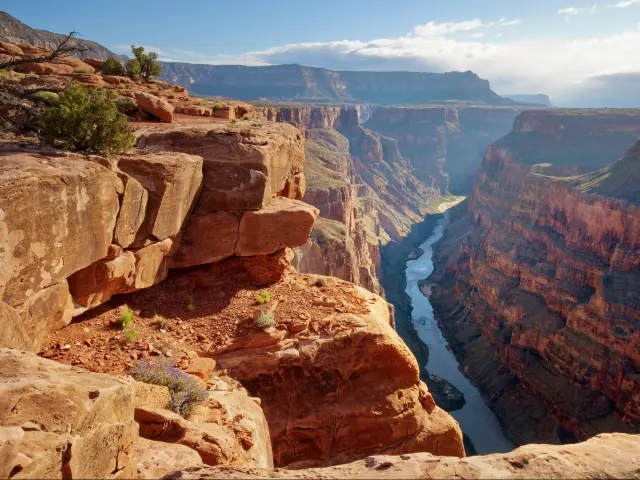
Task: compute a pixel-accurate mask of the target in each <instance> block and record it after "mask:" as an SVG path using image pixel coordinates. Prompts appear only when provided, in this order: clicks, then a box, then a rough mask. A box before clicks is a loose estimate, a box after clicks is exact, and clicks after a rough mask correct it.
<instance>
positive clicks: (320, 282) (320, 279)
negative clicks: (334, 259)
mask: <svg viewBox="0 0 640 480" xmlns="http://www.w3.org/2000/svg"><path fill="white" fill-rule="evenodd" d="M326 286H327V279H326V278H324V277H318V278H317V279H316V287H326Z"/></svg>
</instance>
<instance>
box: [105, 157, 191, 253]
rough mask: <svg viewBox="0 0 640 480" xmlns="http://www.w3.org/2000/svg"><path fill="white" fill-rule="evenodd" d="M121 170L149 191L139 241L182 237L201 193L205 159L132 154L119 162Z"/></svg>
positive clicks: (121, 158)
mask: <svg viewBox="0 0 640 480" xmlns="http://www.w3.org/2000/svg"><path fill="white" fill-rule="evenodd" d="M118 168H119V169H120V170H121V171H123V172H125V173H126V174H127V175H129V176H131V177H133V178H134V179H135V180H137V181H138V182H139V183H140V185H142V187H143V188H144V189H145V190H146V191H147V192H148V202H147V208H146V217H145V222H144V224H143V225H142V227H141V229H140V231H139V234H138V237H137V240H138V241H140V240H145V239H146V238H148V237H151V238H154V239H157V240H164V239H166V238H169V237H172V236H175V235H176V234H178V232H179V231H180V229H181V228H182V226H183V224H184V222H185V219H186V218H187V215H188V214H189V213H190V212H191V209H192V208H193V204H194V200H195V198H196V195H197V194H198V192H199V191H200V186H201V184H202V158H200V157H197V156H195V155H187V154H184V153H164V154H153V153H151V154H141V155H129V156H126V157H120V158H119V159H118Z"/></svg>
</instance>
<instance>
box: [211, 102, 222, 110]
mask: <svg viewBox="0 0 640 480" xmlns="http://www.w3.org/2000/svg"><path fill="white" fill-rule="evenodd" d="M221 108H222V104H221V103H216V104H215V105H214V106H213V109H214V110H220V109H221Z"/></svg>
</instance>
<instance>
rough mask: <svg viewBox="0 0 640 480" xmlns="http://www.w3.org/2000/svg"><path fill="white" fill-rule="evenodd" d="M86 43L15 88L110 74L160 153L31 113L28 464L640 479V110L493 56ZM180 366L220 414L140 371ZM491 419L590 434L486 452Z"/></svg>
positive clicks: (13, 265) (17, 314) (26, 177)
mask: <svg viewBox="0 0 640 480" xmlns="http://www.w3.org/2000/svg"><path fill="white" fill-rule="evenodd" d="M14 20H15V19H14ZM7 22H13V20H11V19H9V20H8V21H7ZM7 22H4V23H7ZM11 25H13V27H15V28H14V30H13V32H17V33H14V35H16V36H17V37H19V36H20V35H27V33H28V34H29V35H32V34H33V32H27V33H24V32H25V31H26V30H24V28H23V27H26V26H20V25H17V27H16V24H15V22H13V23H11ZM21 28H22V29H23V32H22V33H20V29H21ZM26 28H28V27H26ZM17 37H15V38H17ZM34 38H35V37H34ZM46 38H47V37H42V39H37V41H38V42H40V41H43V42H45V41H46ZM0 39H1V38H0ZM38 45H39V46H38V47H33V46H31V47H29V46H24V45H23V46H22V47H18V46H16V45H11V44H7V43H0V54H3V52H9V53H10V54H11V55H17V54H16V53H15V52H17V51H18V50H20V51H22V52H23V54H24V53H25V52H31V53H32V54H42V53H43V48H47V47H49V45H48V44H46V43H39V44H38ZM9 53H7V55H8V54H9ZM62 60H64V61H57V62H50V64H47V63H42V64H37V68H35V67H26V70H25V72H11V73H10V74H8V75H7V76H6V77H4V78H2V79H0V83H2V84H3V85H9V89H11V88H15V86H20V88H25V89H28V88H30V87H32V86H35V88H44V89H45V90H46V89H47V88H49V89H51V90H55V89H56V88H59V86H60V85H63V86H66V85H68V84H69V83H71V82H78V83H82V84H86V85H92V86H93V87H95V88H104V89H109V90H110V91H112V93H114V94H115V95H118V96H119V97H120V98H128V99H131V101H132V103H133V107H132V109H131V111H130V112H129V113H128V115H129V125H130V127H131V128H132V129H133V133H134V135H135V139H136V144H135V148H133V149H132V150H131V151H129V152H128V153H126V154H119V155H114V156H111V157H106V156H99V155H81V154H78V153H72V152H67V151H62V150H59V149H52V148H48V147H43V146H42V145H38V144H37V143H36V141H35V138H34V137H33V136H29V135H26V136H21V135H22V134H21V135H17V134H16V133H15V132H11V133H7V132H3V138H2V140H1V141H0V320H1V321H2V325H3V328H2V329H1V331H0V392H2V394H1V395H0V399H1V400H0V476H2V477H3V478H4V477H7V478H42V477H52V478H53V477H55V478H74V477H76V478H82V477H86V478H89V477H91V478H135V477H136V476H137V477H139V478H160V477H163V476H165V475H167V477H165V478H221V477H225V478H247V477H249V478H251V477H257V478H259V477H266V476H268V477H274V478H276V477H280V476H287V477H292V478H298V477H300V478H310V477H314V478H316V477H317V478H333V477H336V476H339V477H344V478H431V477H433V478H443V477H444V478H463V477H464V478H524V477H526V478H530V477H540V478H546V477H550V476H551V477H560V476H567V475H569V476H576V477H585V478H600V477H606V476H610V477H621V478H634V477H637V476H638V474H639V473H640V448H638V447H639V444H640V440H639V438H640V437H638V434H639V433H640V431H639V430H638V422H639V420H640V390H639V389H640V381H639V379H640V364H639V363H638V362H639V359H638V345H639V341H640V337H638V335H639V333H638V324H639V322H640V314H639V313H638V308H637V306H638V304H640V298H639V297H638V291H637V290H638V289H637V285H638V280H640V278H637V277H638V275H637V271H638V266H639V265H638V260H637V258H639V257H638V254H639V253H640V250H639V248H640V247H639V245H640V223H639V222H640V211H639V210H638V208H640V200H639V197H638V189H637V180H638V179H639V178H638V175H639V174H640V173H639V172H640V170H639V169H638V162H640V142H638V143H636V142H637V139H638V137H640V112H637V111H633V110H621V111H616V110H604V111H595V110H591V111H589V110H563V109H552V110H540V109H539V106H537V105H523V104H515V103H514V102H511V101H507V100H505V99H503V98H501V97H499V96H497V95H495V93H493V92H492V91H491V89H490V86H489V83H488V82H487V81H485V80H482V79H479V78H478V77H477V76H476V75H475V74H473V73H471V72H464V73H461V72H453V73H447V74H407V73H406V72H399V73H392V74H379V73H376V72H333V71H329V70H324V69H310V68H307V67H300V66H296V65H294V66H277V67H236V66H231V67H212V66H202V65H200V66H190V65H187V64H173V65H171V64H164V68H165V75H166V76H169V77H170V78H172V79H174V80H176V81H179V82H180V83H182V84H183V85H188V86H189V90H187V88H185V87H184V86H180V85H171V84H168V83H165V82H162V81H154V82H149V83H146V84H144V83H140V82H135V81H132V80H129V79H126V78H125V77H112V76H109V75H103V74H102V73H101V71H100V70H101V65H102V63H101V62H100V59H99V58H93V59H86V60H87V62H83V61H82V60H80V59H71V58H63V59H62ZM65 62H66V63H65ZM78 62H82V63H78ZM72 63H73V64H74V65H82V66H84V64H85V63H86V65H87V66H89V67H90V68H91V69H92V73H89V74H87V73H83V74H80V73H77V72H75V71H74V72H68V71H66V70H68V69H67V68H66V67H70V66H71V64H72ZM94 65H95V66H94ZM42 66H44V67H43V68H40V67H42ZM45 69H49V70H46V71H45ZM258 72H259V73H258ZM283 79H286V80H287V81H286V82H284V83H283ZM287 82H289V83H287ZM209 87H211V88H214V87H215V88H222V90H224V91H225V92H226V95H229V96H231V95H233V96H235V97H236V98H239V99H240V100H243V99H254V98H260V97H262V96H268V97H273V98H283V97H286V98H289V97H290V96H295V97H297V98H298V99H309V100H314V101H322V102H324V101H326V100H327V99H329V100H330V101H339V102H343V103H345V105H339V106H338V105H307V104H295V105H291V104H288V105H280V104H276V103H265V102H259V103H253V104H251V103H246V102H243V101H236V100H220V101H217V100H207V99H198V98H196V97H193V96H192V94H193V93H194V92H195V93H198V92H199V91H202V90H203V89H204V90H207V89H208V88H209ZM264 92H267V95H263V93H264ZM201 93H202V92H201ZM2 99H3V97H2V96H0V103H1V102H2ZM460 100H469V101H470V102H472V103H484V104H485V105H479V104H474V105H470V104H460V102H459V101H460ZM362 102H367V103H368V102H371V103H377V104H379V105H370V104H363V103H362ZM429 102H434V103H438V102H441V103H446V104H447V105H446V106H441V105H427V106H424V105H423V106H404V107H400V106H397V104H402V103H429ZM386 104H388V105H386ZM392 104H393V105H392ZM0 108H3V105H0ZM2 112H3V115H4V114H7V115H8V116H11V115H14V110H12V109H11V108H3V110H2ZM511 129H512V130H511ZM510 130H511V132H509V131H510ZM5 133H7V134H6V135H5ZM488 144H491V145H490V146H489V147H488V149H486V154H485V155H484V158H482V153H484V150H485V147H486V145H488ZM629 147H631V148H629ZM618 159H619V160H618ZM480 162H482V163H480ZM478 169H479V171H478V173H477V175H475V172H476V170H478ZM469 192H470V196H469V198H468V199H467V200H466V201H465V202H463V203H461V204H459V205H458V206H456V207H453V208H452V209H451V210H450V211H449V212H448V213H446V214H444V216H442V215H440V213H441V212H442V210H443V209H444V207H443V204H444V205H449V204H453V203H456V202H458V201H459V200H460V198H454V197H453V196H451V195H450V193H455V194H468V193H469ZM27 198H28V199H29V201H25V199H27ZM445 220H446V221H445ZM449 221H451V223H449V224H447V222H449ZM445 224H446V225H445ZM440 236H442V239H441V240H440V241H438V242H437V243H436V241H437V240H438V239H439V238H440ZM419 246H421V247H422V248H417V247H419ZM421 255H424V256H421ZM407 260H409V261H410V262H407ZM432 261H433V269H434V272H433V275H431V276H430V278H429V279H428V280H421V279H419V278H418V277H419V276H421V275H422V274H424V276H427V275H429V273H430V269H431V262H432ZM423 294H424V297H419V296H421V295H423ZM426 296H428V297H429V298H425V297H426ZM431 307H432V310H431V312H430V313H429V312H428V310H429V309H431ZM425 312H426V313H425ZM124 314H130V315H131V319H132V320H131V322H132V324H133V328H134V330H133V335H131V333H132V332H131V329H129V330H127V329H125V328H122V327H124V323H122V318H123V315H124ZM429 315H430V316H429ZM427 317H429V318H427ZM265 318H266V319H269V318H270V319H271V320H272V322H271V323H268V324H267V325H266V326H259V323H258V322H260V321H263V320H264V319H265ZM425 320H428V321H429V322H430V323H429V328H431V329H432V330H433V334H432V336H431V338H429V339H425V338H424V335H425V332H426V330H425V329H421V328H420V325H418V324H417V323H419V321H425ZM436 320H437V322H438V325H439V326H440V328H441V330H442V334H443V335H444V337H446V340H447V343H444V339H442V340H441V339H440V337H439V335H440V332H436V330H437V329H436ZM119 322H120V323H122V325H119ZM424 325H426V324H425V323H423V326H424ZM429 340H433V341H435V342H439V345H438V346H435V345H433V344H432V343H431V344H430V343H429ZM449 350H450V351H449ZM451 353H453V354H454V355H455V357H456V359H457V360H458V362H459V366H460V371H458V370H457V368H458V364H457V363H456V362H455V359H454V357H453V356H452V355H451ZM445 356H446V358H445ZM163 362H165V363H163ZM166 362H168V363H166ZM428 362H431V363H428ZM169 363H170V364H171V365H172V366H171V369H173V370H169V372H170V373H171V374H172V375H177V376H180V378H184V379H185V381H188V382H191V385H194V384H197V385H198V386H199V388H202V389H204V391H206V395H205V397H206V399H205V400H204V401H202V402H201V404H200V405H198V406H197V407H196V408H195V409H194V410H193V411H189V412H188V413H185V412H182V411H181V410H180V409H176V398H175V396H174V395H173V392H172V391H170V389H168V388H167V387H164V386H159V385H152V384H150V383H143V382H141V381H137V380H134V379H133V378H131V376H132V375H134V374H133V373H132V372H134V371H135V369H136V368H149V369H153V368H160V367H158V365H163V364H165V365H166V364H169ZM434 363H438V365H434ZM140 365H145V367H140ZM452 372H453V373H452ZM450 375H455V377H456V379H455V382H454V381H453V379H452V378H451V376H450ZM134 376H135V375H134ZM447 377H449V378H447ZM449 380H451V381H449ZM454 384H455V385H454ZM458 387H459V388H460V389H461V390H463V392H460V391H458V392H456V390H457V389H458ZM476 387H477V388H478V389H479V390H480V392H482V394H483V398H480V397H479V396H478V397H477V398H475V397H473V398H472V395H474V394H476V393H477V390H476ZM457 393H460V396H458V395H457ZM462 393H464V395H462ZM483 401H484V402H483ZM488 407H490V408H491V410H493V413H492V412H491V411H489V409H488ZM448 412H452V413H448ZM478 412H479V413H478ZM494 413H495V416H496V417H497V419H498V420H499V422H500V424H498V422H497V421H496V417H493V415H494ZM478 414H480V415H483V416H484V415H486V416H487V418H484V419H483V422H485V423H482V422H478V423H477V425H475V427H476V428H475V429H472V428H469V429H468V430H469V434H470V435H471V434H472V436H473V437H474V438H473V441H474V443H475V445H476V446H478V447H480V448H478V449H477V450H478V451H479V452H480V453H488V452H494V451H495V452H498V451H499V452H507V451H508V450H510V449H511V448H512V446H513V445H512V444H511V441H512V442H513V443H515V444H516V445H523V444H525V443H548V444H560V443H573V442H576V441H583V443H580V444H578V445H563V446H560V447H555V446H552V445H531V446H526V447H522V448H519V449H517V450H515V451H513V452H509V453H500V454H495V455H488V456H473V457H469V458H464V457H465V455H473V454H474V453H475V450H474V443H471V442H470V441H469V438H468V437H467V435H464V432H463V431H462V430H461V425H462V426H463V427H464V425H465V422H467V425H468V422H469V421H470V419H473V418H472V417H473V416H476V415H478ZM456 419H458V420H459V421H460V423H461V425H459V424H458V422H457V421H456ZM487 419H488V420H487ZM500 426H501V427H502V430H503V431H500ZM485 428H487V429H491V431H490V432H489V431H487V432H486V433H485V432H483V430H484V429H485ZM608 432H617V433H608ZM602 433H604V434H602ZM504 435H506V436H507V437H508V438H509V439H510V441H509V440H508V439H506V438H504ZM485 437H486V444H483V445H480V444H481V443H482V441H483V439H484V438H485ZM478 438H480V439H481V441H480V442H478V440H477V439H478ZM585 440H586V441H585ZM85 459H90V461H86V460H85Z"/></svg>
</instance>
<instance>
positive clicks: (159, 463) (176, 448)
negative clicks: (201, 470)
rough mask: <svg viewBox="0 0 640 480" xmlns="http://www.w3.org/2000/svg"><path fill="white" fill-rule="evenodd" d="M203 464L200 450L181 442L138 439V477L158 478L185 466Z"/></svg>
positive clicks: (190, 466)
mask: <svg viewBox="0 0 640 480" xmlns="http://www.w3.org/2000/svg"><path fill="white" fill-rule="evenodd" d="M200 466H202V459H201V458H200V455H198V452H196V451H195V450H192V449H191V448H189V447H185V446H184V445H180V444H179V443H165V442H154V441H153V440H146V439H144V438H141V439H140V440H138V465H137V467H138V478H141V479H145V478H146V479H157V478H162V477H164V476H165V475H167V474H168V473H171V472H175V471H177V470H182V469H185V468H195V467H200Z"/></svg>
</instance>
